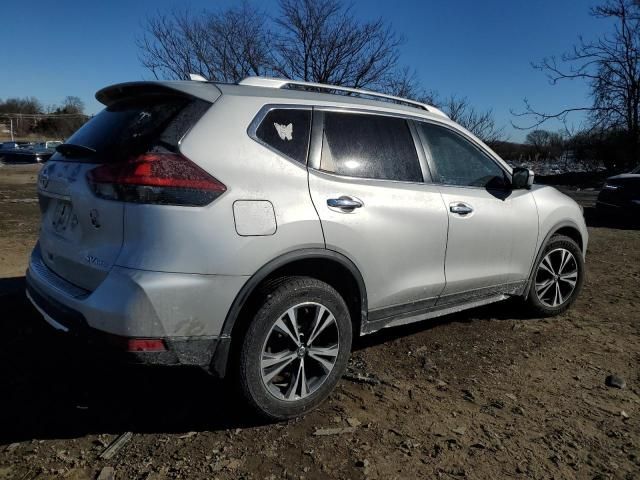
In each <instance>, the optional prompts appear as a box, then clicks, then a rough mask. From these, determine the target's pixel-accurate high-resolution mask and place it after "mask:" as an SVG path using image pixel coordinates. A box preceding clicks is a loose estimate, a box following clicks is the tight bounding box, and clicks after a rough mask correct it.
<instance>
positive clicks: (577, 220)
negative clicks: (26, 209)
mask: <svg viewBox="0 0 640 480" xmlns="http://www.w3.org/2000/svg"><path fill="white" fill-rule="evenodd" d="M336 93H349V94H350V95H349V96H345V95H338V94H336ZM97 98H98V100H100V101H101V102H102V103H104V104H105V105H106V108H105V110H104V111H103V112H102V113H100V114H99V115H97V116H96V117H95V118H94V119H92V120H91V121H90V122H88V123H87V124H86V125H85V126H83V127H82V128H81V129H80V130H79V131H78V132H76V134H74V135H73V136H72V137H71V138H70V139H69V140H68V141H67V143H66V144H64V145H61V146H59V147H58V153H56V155H54V156H53V157H52V158H51V160H50V161H49V162H48V164H47V165H46V166H45V167H44V168H43V169H42V171H41V174H40V176H39V181H38V192H39V197H40V205H41V210H42V229H41V235H40V241H39V243H38V245H37V246H36V248H35V249H34V252H33V254H32V258H31V262H30V265H29V270H28V274H27V281H28V291H27V293H28V295H29V297H30V299H31V300H32V302H33V303H34V305H35V306H36V307H37V308H38V310H39V311H40V312H41V313H42V314H43V316H44V317H45V319H47V321H48V322H49V323H50V324H52V325H53V326H54V327H56V328H58V329H60V330H63V331H68V332H81V334H82V335H86V336H89V337H91V338H106V339H107V340H108V342H109V343H111V344H113V345H116V346H119V348H121V349H122V350H123V351H125V352H126V353H127V354H128V355H130V356H132V357H133V358H134V359H135V360H136V361H141V362H145V363H162V364H188V365H200V366H203V367H205V368H207V369H208V370H210V371H212V372H214V373H216V374H217V375H219V376H234V378H236V379H237V380H238V382H239V384H240V387H241V391H242V392H243V394H244V396H245V398H246V400H247V401H248V403H249V405H251V406H252V407H253V408H254V409H255V410H256V411H258V412H259V413H260V414H262V415H264V416H266V417H269V418H274V419H276V418H288V417H291V416H295V415H299V414H301V413H304V412H305V411H308V410H309V409H310V408H313V407H314V406H315V405H317V404H318V403H319V402H320V401H322V399H324V398H325V397H326V396H327V395H328V393H329V392H330V391H331V389H332V388H333V386H334V385H335V383H336V382H337V381H338V379H339V378H340V376H341V375H342V372H343V371H344V368H345V366H346V362H347V360H348V356H349V351H350V347H351V341H352V338H353V336H355V335H363V334H368V333H372V332H374V331H376V330H379V329H381V328H385V327H389V326H393V325H399V324H406V323H411V322H416V321H420V320H425V319H428V318H431V317H435V316H439V315H444V314H447V313H451V312H455V311H459V310H463V309H466V308H472V307H476V306H479V305H485V304H488V303H492V302H496V301H500V300H505V299H507V298H510V297H514V296H515V297H522V298H523V299H526V303H525V304H524V306H525V307H526V308H529V309H532V310H533V311H534V312H536V313H538V314H540V315H553V314H557V313H559V312H561V311H563V310H564V309H566V308H567V307H568V306H569V305H570V304H571V302H573V300H574V299H575V296H576V295H577V293H578V291H579V290H580V287H581V285H582V280H583V270H584V264H583V262H584V253H585V252H586V247H587V230H586V227H585V223H584V220H583V217H582V213H581V210H580V208H579V207H578V205H577V204H576V203H575V202H574V201H572V200H571V199H569V198H568V197H566V196H565V195H563V194H561V193H560V192H558V191H557V190H555V189H553V188H551V187H546V186H540V185H533V174H532V172H530V171H528V170H525V169H511V168H510V167H509V166H508V165H507V164H506V163H505V162H504V161H503V160H502V159H500V158H499V157H498V156H497V155H496V154H495V153H494V152H493V151H491V150H490V149H489V148H488V147H487V146H486V145H484V144H483V143H482V142H481V141H480V140H479V139H477V138H476V137H474V136H473V135H472V134H471V133H469V132H468V131H466V130H464V129H463V128H462V127H460V126H459V125H457V124H456V123H455V122H453V121H451V120H450V119H449V118H447V117H446V115H444V114H443V113H442V112H440V111H439V110H437V109H435V108H433V107H431V106H429V105H424V104H420V103H417V102H413V101H410V100H406V99H400V98H396V97H389V96H385V95H381V94H377V93H374V92H365V91H360V90H351V89H344V88H341V87H332V86H326V85H317V84H307V83H302V82H293V81H290V80H279V79H265V78H249V79H246V80H244V81H242V82H240V84H238V85H228V84H214V83H209V82H199V81H185V82H137V83H127V84H119V85H114V86H111V87H108V88H105V89H103V90H101V91H100V92H98V94H97ZM523 308H524V307H523Z"/></svg>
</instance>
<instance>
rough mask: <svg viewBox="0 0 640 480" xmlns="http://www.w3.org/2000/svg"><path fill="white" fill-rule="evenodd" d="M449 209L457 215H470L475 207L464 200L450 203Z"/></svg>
mask: <svg viewBox="0 0 640 480" xmlns="http://www.w3.org/2000/svg"><path fill="white" fill-rule="evenodd" d="M449 211H450V212H451V213H455V214H457V215H469V214H470V213H471V212H473V207H472V206H471V205H469V204H468V203H464V202H452V203H450V204H449Z"/></svg>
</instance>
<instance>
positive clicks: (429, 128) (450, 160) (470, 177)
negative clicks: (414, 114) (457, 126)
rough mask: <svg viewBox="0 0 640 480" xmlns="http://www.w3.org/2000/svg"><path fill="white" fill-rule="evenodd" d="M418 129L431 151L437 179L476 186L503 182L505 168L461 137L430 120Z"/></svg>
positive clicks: (447, 182) (448, 182)
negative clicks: (431, 122)
mask: <svg viewBox="0 0 640 480" xmlns="http://www.w3.org/2000/svg"><path fill="white" fill-rule="evenodd" d="M418 128H419V129H420V130H421V131H422V133H423V134H424V138H425V139H426V141H427V147H428V148H429V151H430V152H431V159H432V163H433V166H434V167H435V170H436V171H435V175H434V180H435V181H437V182H439V183H443V184H446V185H463V186H474V187H486V186H489V185H490V184H496V186H497V185H498V184H504V178H505V176H504V172H503V170H502V169H501V168H500V167H499V166H498V165H497V164H496V162H494V161H493V160H492V159H491V158H489V157H488V156H487V155H485V154H484V153H483V152H481V151H480V150H479V149H477V148H476V147H475V146H474V145H473V144H471V143H470V142H469V141H467V140H465V139H464V138H463V137H462V136H460V135H458V134H457V133H455V132H452V131H451V130H449V129H448V128H445V127H440V126H438V125H432V124H428V123H418Z"/></svg>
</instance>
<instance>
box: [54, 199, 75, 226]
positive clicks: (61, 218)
mask: <svg viewBox="0 0 640 480" xmlns="http://www.w3.org/2000/svg"><path fill="white" fill-rule="evenodd" d="M52 207H53V212H52V214H51V227H52V228H53V230H54V232H56V233H60V234H62V233H64V232H65V231H66V230H67V228H68V227H69V223H70V220H71V215H72V211H73V207H72V204H71V202H70V201H69V200H55V201H54V204H53V205H52Z"/></svg>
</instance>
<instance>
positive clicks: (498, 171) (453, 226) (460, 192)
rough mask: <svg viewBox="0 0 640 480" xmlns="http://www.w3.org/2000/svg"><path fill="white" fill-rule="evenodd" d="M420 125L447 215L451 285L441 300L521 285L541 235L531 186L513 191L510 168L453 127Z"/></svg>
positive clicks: (455, 299) (449, 282)
mask: <svg viewBox="0 0 640 480" xmlns="http://www.w3.org/2000/svg"><path fill="white" fill-rule="evenodd" d="M416 129H417V130H418V133H419V134H420V137H421V139H422V141H423V144H424V145H425V148H426V150H427V152H426V153H427V157H428V159H429V165H430V167H431V171H432V174H433V177H434V181H435V182H436V183H438V184H439V185H440V191H441V193H442V197H443V200H444V203H445V205H446V208H447V213H448V215H449V235H448V243H447V255H446V261H445V274H446V278H447V285H446V288H445V290H444V292H443V297H442V298H441V300H440V302H439V303H446V302H448V301H457V300H460V299H461V298H470V294H471V295H473V294H478V295H480V296H481V295H484V294H489V293H491V291H492V290H493V289H498V290H508V289H509V288H510V286H517V283H518V282H522V281H523V280H525V279H526V277H527V275H528V273H529V268H530V266H531V261H532V258H533V254H534V251H535V246H536V243H537V239H538V215H537V208H536V205H535V201H534V200H533V196H532V195H531V193H530V191H529V190H512V189H511V188H510V179H509V176H508V172H506V171H505V170H504V169H503V168H502V167H501V166H500V165H499V164H498V163H497V162H496V161H495V160H494V159H492V158H491V157H490V156H489V155H488V154H487V153H485V152H484V151H483V150H482V149H481V148H480V147H479V146H477V145H476V144H474V143H472V142H471V141H470V140H469V139H467V138H465V137H463V136H462V135H461V134H459V133H457V132H455V131H454V130H452V129H450V128H448V127H446V126H443V125H437V124H433V123H428V122H417V123H416ZM487 289H488V290H487ZM471 292H473V293H471ZM460 295H463V297H460Z"/></svg>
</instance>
